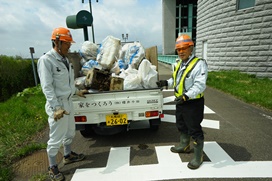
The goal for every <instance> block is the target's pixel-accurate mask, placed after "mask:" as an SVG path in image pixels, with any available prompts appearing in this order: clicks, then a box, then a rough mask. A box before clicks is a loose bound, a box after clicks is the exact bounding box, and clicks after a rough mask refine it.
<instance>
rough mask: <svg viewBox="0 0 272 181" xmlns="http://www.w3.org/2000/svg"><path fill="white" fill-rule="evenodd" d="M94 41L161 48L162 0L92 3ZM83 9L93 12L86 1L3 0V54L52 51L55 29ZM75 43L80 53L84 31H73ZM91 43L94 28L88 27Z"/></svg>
mask: <svg viewBox="0 0 272 181" xmlns="http://www.w3.org/2000/svg"><path fill="white" fill-rule="evenodd" d="M91 2H92V3H91V5H92V14H93V19H94V20H93V28H94V35H95V42H96V43H101V41H102V40H103V39H104V38H106V36H108V35H112V36H114V37H116V38H119V39H121V40H122V34H123V33H124V34H126V33H128V34H129V37H128V41H140V42H141V43H142V44H143V46H144V47H149V46H153V45H158V46H160V45H161V42H162V40H161V39H162V23H161V19H162V17H161V12H162V8H161V1H158V0H148V1H146V0H114V1H113V0H99V1H98V2H96V0H92V1H91ZM80 10H87V11H90V6H89V1H88V0H85V1H84V3H82V1H81V0H57V1H56V0H47V1H43V0H25V1H16V2H15V1H6V0H0V15H1V19H0V24H1V26H0V40H1V41H0V45H1V50H0V54H4V55H9V56H16V55H19V56H22V57H30V53H29V47H32V46H33V47H34V48H35V54H34V56H35V57H39V56H41V55H42V54H43V53H45V52H47V51H48V50H50V48H51V41H50V38H51V33H52V30H53V29H54V28H56V27H59V26H63V27H66V17H67V16H70V15H75V14H77V13H78V12H79V11H80ZM71 33H72V35H73V38H74V39H75V41H76V43H75V44H74V45H73V46H72V47H71V51H78V49H80V48H81V44H82V43H83V42H84V35H83V30H82V29H75V30H74V29H71ZM88 36H89V40H90V41H92V27H88Z"/></svg>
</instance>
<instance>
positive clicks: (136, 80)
mask: <svg viewBox="0 0 272 181" xmlns="http://www.w3.org/2000/svg"><path fill="white" fill-rule="evenodd" d="M124 74H125V78H124V90H133V89H143V86H142V84H141V78H140V77H139V75H138V70H136V69H133V68H132V67H131V66H129V67H128V68H127V69H126V70H125V71H124ZM121 76H123V75H121Z"/></svg>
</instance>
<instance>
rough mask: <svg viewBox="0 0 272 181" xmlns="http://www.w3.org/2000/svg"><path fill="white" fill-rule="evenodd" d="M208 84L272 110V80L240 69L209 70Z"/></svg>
mask: <svg viewBox="0 0 272 181" xmlns="http://www.w3.org/2000/svg"><path fill="white" fill-rule="evenodd" d="M207 85H208V86H210V87H213V88H216V89H219V90H221V91H223V92H225V93H228V94H231V95H233V96H235V97H236V98H238V99H240V100H242V101H244V102H247V103H250V104H253V105H256V106H259V107H262V108H265V109H268V110H270V111H271V110H272V80H271V79H268V78H263V79H260V78H256V77H255V76H254V75H249V74H245V73H240V72H239V71H220V72H209V75H208V80H207Z"/></svg>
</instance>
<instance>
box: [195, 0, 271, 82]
mask: <svg viewBox="0 0 272 181" xmlns="http://www.w3.org/2000/svg"><path fill="white" fill-rule="evenodd" d="M205 43H206V45H207V52H204V51H203V49H205V48H204V44H205ZM196 55H197V56H199V57H202V56H203V55H205V56H206V58H207V62H208V65H209V70H211V71H212V70H214V71H217V70H235V69H238V70H240V71H242V72H246V73H249V74H255V75H256V76H257V77H269V78H272V1H271V0H256V4H255V6H254V7H253V8H248V9H243V10H236V0H198V11H197V33H196Z"/></svg>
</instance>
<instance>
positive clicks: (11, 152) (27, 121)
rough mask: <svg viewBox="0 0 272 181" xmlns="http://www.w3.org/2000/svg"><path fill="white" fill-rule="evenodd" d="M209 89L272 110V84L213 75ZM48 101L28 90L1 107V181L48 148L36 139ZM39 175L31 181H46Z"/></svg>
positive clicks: (229, 74)
mask: <svg viewBox="0 0 272 181" xmlns="http://www.w3.org/2000/svg"><path fill="white" fill-rule="evenodd" d="M207 85H208V86H210V87H214V88H216V89H218V90H222V91H223V92H225V93H228V94H231V95H233V96H235V97H237V98H239V99H241V100H243V101H245V102H247V103H250V104H254V105H258V106H261V107H263V108H265V109H268V110H270V111H271V110H272V102H271V101H272V80H270V79H258V78H256V77H255V76H252V75H248V74H242V73H239V72H238V71H221V72H209V76H208V80H207ZM44 105H45V98H44V95H43V94H42V92H41V88H40V87H39V86H38V87H34V88H29V89H25V90H24V91H23V92H21V93H18V95H17V96H13V97H12V98H11V99H9V100H8V101H6V102H3V103H0V115H1V118H0V181H2V180H4V181H8V180H12V178H13V177H14V175H13V174H14V173H13V171H12V167H11V166H12V163H14V162H15V161H16V160H18V159H20V158H22V157H25V156H27V155H29V154H30V153H32V152H34V151H36V150H39V149H43V148H45V147H46V145H45V144H43V143H38V142H36V141H35V140H36V139H35V137H36V136H37V135H38V134H39V132H40V131H42V130H44V129H45V127H46V126H47V115H46V113H45V110H44ZM45 178H46V175H44V174H41V175H36V176H33V178H31V180H45Z"/></svg>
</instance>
